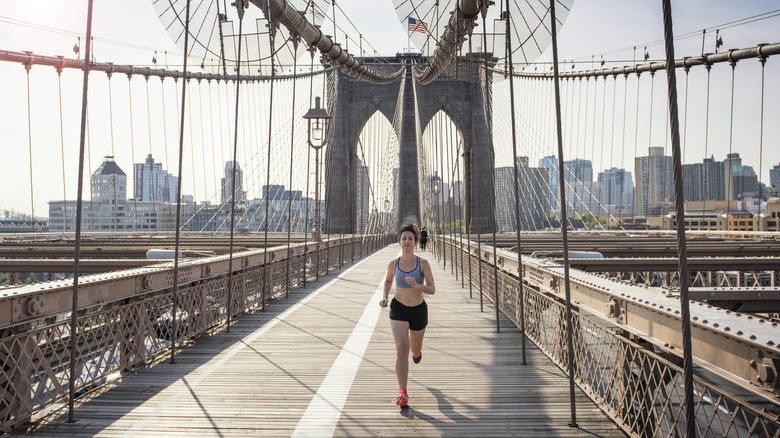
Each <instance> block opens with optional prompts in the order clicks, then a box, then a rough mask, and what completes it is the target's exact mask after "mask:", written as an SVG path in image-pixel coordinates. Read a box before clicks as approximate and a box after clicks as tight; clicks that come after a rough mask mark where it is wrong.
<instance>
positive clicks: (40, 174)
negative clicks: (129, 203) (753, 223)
mask: <svg viewBox="0 0 780 438" xmlns="http://www.w3.org/2000/svg"><path fill="white" fill-rule="evenodd" d="M337 2H338V4H339V6H340V9H341V10H343V11H346V13H347V14H348V15H349V20H350V21H351V22H352V23H355V25H357V26H358V29H357V30H352V26H351V24H350V23H349V22H348V21H347V20H346V18H344V17H343V16H342V15H341V12H340V11H339V12H338V13H337V15H336V21H337V22H338V24H339V26H341V27H343V28H344V29H346V31H347V33H348V34H351V35H350V37H351V38H352V39H353V40H354V39H356V38H357V35H358V34H362V35H363V38H364V39H365V41H366V42H367V43H366V47H373V48H374V49H375V50H376V51H377V52H378V53H380V54H394V53H397V52H401V51H404V50H406V46H407V37H406V32H405V29H404V27H405V23H404V24H401V23H400V22H401V20H400V19H399V18H397V17H396V15H395V12H394V9H393V5H392V2H391V1H390V0H370V1H369V0H337ZM496 3H497V4H498V3H500V2H496ZM673 4H674V5H673V13H674V27H675V34H677V35H682V34H686V33H690V32H695V31H699V34H697V35H695V36H693V37H690V38H687V39H683V40H678V41H677V43H676V54H677V55H678V57H679V56H686V55H688V56H695V55H698V54H700V53H701V46H702V39H701V36H700V33H701V29H703V28H709V27H712V26H716V25H721V24H725V23H729V22H731V21H733V20H737V19H742V18H746V17H750V16H753V15H756V14H761V13H765V12H768V11H772V10H775V9H780V3H778V2H777V1H776V0H756V1H739V2H735V1H730V0H710V1H706V0H685V1H679V0H678V1H674V2H673ZM86 5H87V1H86V0H38V1H35V2H25V1H21V0H6V1H2V2H0V50H10V51H32V52H34V53H35V54H38V55H62V56H65V57H75V56H76V55H75V54H74V52H73V47H74V45H76V44H77V35H78V34H83V33H84V32H85V25H86ZM93 35H94V36H95V38H96V42H95V45H94V48H93V50H94V55H95V57H96V59H97V60H98V61H102V62H109V61H110V62H114V63H117V64H131V65H149V64H150V62H151V59H152V57H156V58H157V60H158V65H162V64H169V65H170V67H171V68H172V69H176V68H177V66H180V64H181V55H180V52H179V49H178V48H177V47H176V45H175V44H174V43H173V42H172V41H171V39H170V37H169V36H168V34H167V32H166V31H165V29H164V28H163V26H162V25H161V24H160V21H159V20H158V18H157V15H156V13H155V9H154V7H153V6H152V3H151V1H149V0H136V1H133V2H127V1H119V0H95V2H94V18H93ZM722 35H723V39H724V43H725V48H743V47H751V46H754V45H755V44H756V43H760V42H766V43H774V42H778V41H780V17H774V18H770V19H766V20H762V21H757V22H755V23H752V24H751V25H744V26H738V27H730V28H726V29H724V30H723V34H722ZM337 37H338V35H337ZM662 38H663V33H662V15H661V1H660V0H659V1H652V2H651V1H630V2H627V1H621V0H575V1H574V5H573V7H572V10H571V12H570V14H569V16H568V18H567V21H566V23H565V24H564V26H563V29H562V30H561V32H560V34H559V50H560V54H559V58H560V59H562V60H572V61H567V64H568V62H573V63H575V65H579V66H581V67H578V69H579V68H590V67H589V65H590V64H591V60H595V61H596V62H598V60H599V59H600V58H601V56H602V55H603V56H604V58H605V60H606V61H608V62H610V63H612V62H615V63H620V64H621V65H622V63H631V62H632V60H633V59H634V58H635V57H637V58H638V57H640V56H641V54H642V53H643V51H644V50H645V49H644V48H645V47H647V50H648V52H649V53H650V57H651V59H662V58H663V56H664V54H663V46H662V45H660V44H659V43H658V42H659V41H660V40H662ZM634 46H636V47H637V49H636V55H635V53H634ZM349 48H350V50H351V51H355V49H356V47H355V43H354V42H350V43H349ZM714 49H715V48H714V35H712V34H711V33H709V34H708V35H707V36H706V41H705V52H712V51H714ZM367 50H368V49H367ZM550 59H551V55H550V50H549V49H548V50H547V51H546V52H545V53H543V54H542V56H541V57H540V58H539V61H540V62H544V61H549V60H550ZM744 62H751V63H755V64H756V65H757V64H758V62H757V61H754V60H751V61H744ZM778 62H780V60H774V59H770V60H769V61H768V63H767V72H768V76H767V77H770V76H772V77H780V74H778V70H777V68H776V67H774V66H773V65H774V64H778ZM770 67H773V68H774V70H769V68H770ZM751 68H752V69H753V70H751V71H752V73H749V74H748V73H745V76H748V78H747V79H745V78H744V76H743V79H742V81H743V82H739V84H740V86H741V84H743V83H745V82H748V83H750V84H751V85H752V86H753V88H755V79H756V78H757V76H756V75H755V71H757V68H756V67H751ZM52 71H53V69H51V68H49V67H39V66H36V67H34V68H33V69H32V70H31V72H30V76H29V77H30V84H31V87H32V88H31V96H32V97H31V101H32V105H31V111H32V114H31V115H30V117H29V118H30V119H31V120H32V121H33V122H32V126H31V138H32V140H30V137H28V135H30V134H28V132H27V129H26V127H27V120H28V115H27V104H26V99H27V97H26V93H25V92H26V86H27V85H26V84H27V82H26V77H25V71H24V68H23V67H22V66H21V65H20V64H16V63H8V62H0V78H2V80H0V96H5V99H3V100H4V101H5V102H6V104H5V105H3V106H2V107H0V131H1V132H4V133H6V134H5V135H4V136H3V137H4V138H0V150H2V151H3V155H4V160H3V161H4V163H13V164H12V165H10V166H9V165H7V164H6V166H4V171H3V172H2V175H0V211H2V210H5V209H7V210H11V209H13V210H16V211H20V212H25V213H28V214H29V212H30V210H31V201H30V198H31V196H32V198H33V203H34V205H35V209H36V215H39V214H46V213H45V212H46V202H47V201H48V200H52V199H61V198H62V191H63V190H62V181H61V180H62V171H61V170H59V169H60V167H61V163H62V158H61V148H60V127H59V122H58V107H59V106H58V88H57V86H58V83H57V80H56V75H55V74H53V73H52ZM738 71H739V72H740V74H741V73H742V72H743V71H746V70H742V69H740V70H738ZM771 72H773V74H772V73H771ZM726 79H727V78H726ZM697 80H701V78H700V77H698V79H697ZM724 81H725V79H724ZM724 81H721V82H718V84H719V85H718V86H720V87H722V86H723V84H728V82H727V81H726V82H724ZM62 84H63V85H62V86H63V88H62V96H63V97H62V98H63V101H65V102H75V103H79V102H80V93H81V76H80V72H76V71H72V72H65V73H63V75H62ZM776 85H777V82H774V83H772V84H768V87H775V88H768V92H767V96H778V95H780V94H778V93H780V90H778V88H777V87H776ZM95 92H96V93H99V92H100V91H98V90H96V91H95ZM740 93H741V91H739V90H738V91H737V94H740ZM756 98H757V97H756V96H753V95H751V97H750V99H751V102H753V101H755V99H756ZM777 100H778V99H776V98H775V99H769V102H768V104H769V105H775V107H776V106H777ZM9 102H15V103H14V104H9ZM716 104H717V105H719V106H721V107H722V106H724V105H725V106H728V101H725V102H724V101H723V100H722V99H719V100H718V102H716ZM749 105H750V107H751V111H750V112H749V114H750V115H751V117H755V116H754V112H755V111H754V109H755V107H757V104H755V102H753V103H750V104H749ZM739 113H740V112H739V111H738V115H737V118H736V119H735V120H736V121H735V124H737V125H740V124H741V123H742V122H741V121H740V119H739V115H740V114H739ZM741 113H744V114H747V113H748V112H746V111H743V112H741ZM772 114H774V115H775V116H780V112H775V113H772ZM96 117H97V116H96ZM719 117H725V116H719ZM63 118H64V121H63V134H62V136H63V138H64V139H65V140H64V142H65V143H66V144H67V145H68V147H67V151H66V156H65V162H66V165H67V166H68V167H69V168H75V167H76V163H77V161H76V159H77V154H76V152H75V150H77V148H78V135H79V133H78V124H79V114H78V105H76V106H68V105H66V110H65V111H64V115H63ZM719 120H720V122H719V121H717V120H716V121H714V122H713V123H714V124H716V125H723V121H722V119H719ZM772 120H777V117H775V118H774V119H772ZM745 123H747V122H745ZM769 125H770V126H769V127H770V128H771V127H772V126H774V125H776V124H769ZM745 126H747V125H745ZM750 126H751V128H750V131H755V130H754V129H752V125H750ZM721 127H722V126H721ZM774 128H775V129H776V128H777V127H776V126H774ZM93 129H104V130H105V129H107V127H106V126H96V127H95V128H93ZM746 130H747V128H746ZM43 133H46V135H44V134H43ZM773 133H774V134H780V133H778V132H777V131H776V130H775V131H773V132H770V133H768V134H765V138H770V137H771V135H769V134H772V135H774V134H773ZM738 134H739V133H738ZM715 135H719V136H723V135H724V134H723V133H722V132H721V133H719V134H718V133H716V134H715ZM744 135H753V136H754V135H755V133H744ZM779 137H780V135H774V138H775V139H776V138H779ZM30 143H32V149H33V156H34V159H33V163H32V164H33V165H32V168H33V169H32V173H33V177H32V179H33V180H34V182H35V183H34V186H35V190H34V191H35V193H33V194H32V195H31V193H30V184H29V181H30V167H31V166H30V157H29V148H28V146H29V144H30ZM693 143H695V142H692V144H693ZM765 149H766V150H780V147H778V143H777V141H775V142H774V143H773V145H772V144H769V143H768V144H767V145H765ZM721 152H722V151H718V152H717V153H718V154H721ZM693 155H696V154H693ZM700 155H701V153H698V155H697V158H696V159H695V160H688V161H691V162H695V161H698V162H700V161H701V157H700ZM722 155H724V156H725V154H722ZM745 155H746V156H750V157H751V158H753V160H752V161H753V162H751V163H748V164H751V165H753V166H754V167H756V170H757V171H758V163H757V154H751V152H747V151H745ZM136 158H137V159H136V161H138V162H140V161H141V158H138V157H136ZM716 158H718V159H722V158H723V156H716ZM746 161H747V160H746ZM765 161H767V164H768V166H767V165H765V166H763V172H764V174H765V176H764V178H763V179H764V181H767V177H766V175H768V168H771V167H772V166H773V165H775V164H777V163H780V155H778V154H777V153H775V155H773V156H771V157H770V158H767V159H766V160H765ZM98 164H99V163H94V162H93V163H92V168H91V169H88V172H91V171H93V170H94V169H95V168H96V167H97V165H98ZM120 165H121V166H122V167H123V168H124V169H125V171H126V172H129V173H131V172H132V167H131V164H130V163H124V164H123V163H120ZM217 167H218V168H221V167H222V166H217ZM66 186H67V190H68V192H69V193H68V196H67V197H68V198H69V199H74V198H75V189H74V186H75V182H74V183H71V182H67V183H66ZM185 193H187V189H186V187H185Z"/></svg>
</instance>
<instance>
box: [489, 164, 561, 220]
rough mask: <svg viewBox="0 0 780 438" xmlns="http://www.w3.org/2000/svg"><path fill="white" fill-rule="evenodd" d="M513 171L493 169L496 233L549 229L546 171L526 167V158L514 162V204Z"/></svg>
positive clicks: (504, 168)
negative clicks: (516, 200)
mask: <svg viewBox="0 0 780 438" xmlns="http://www.w3.org/2000/svg"><path fill="white" fill-rule="evenodd" d="M514 172H515V169H514V167H497V168H496V169H495V180H496V183H495V189H496V193H495V199H496V226H497V231H499V232H510V231H514V230H516V229H517V226H518V223H519V226H520V229H521V230H527V231H536V230H542V229H544V228H546V227H549V226H550V219H549V215H550V214H551V208H550V203H549V200H550V198H549V192H548V186H547V183H548V174H547V169H540V168H534V167H529V166H528V158H527V157H518V158H517V179H518V181H517V188H518V193H517V197H518V201H519V205H520V207H519V215H520V216H519V219H518V218H517V215H518V208H517V207H516V203H515V178H514V176H515V175H514Z"/></svg>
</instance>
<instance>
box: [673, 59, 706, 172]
mask: <svg viewBox="0 0 780 438" xmlns="http://www.w3.org/2000/svg"><path fill="white" fill-rule="evenodd" d="M683 68H684V69H685V103H684V104H683V105H684V106H683V136H682V162H683V163H685V151H686V149H687V148H686V146H687V144H688V89H689V87H688V78H689V76H690V71H691V68H690V67H688V66H687V65H685V62H683ZM667 104H668V102H667ZM664 118H666V117H664ZM667 122H668V119H667ZM667 125H668V123H667ZM667 129H668V126H667ZM664 137H667V133H666V130H664ZM704 158H707V157H704Z"/></svg>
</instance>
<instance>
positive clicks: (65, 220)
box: [33, 68, 68, 233]
mask: <svg viewBox="0 0 780 438" xmlns="http://www.w3.org/2000/svg"><path fill="white" fill-rule="evenodd" d="M57 87H58V88H57V91H58V93H57V95H58V96H59V102H60V148H61V151H62V219H63V224H64V230H65V232H66V233H67V232H68V201H67V199H68V195H67V193H66V191H65V134H64V132H63V126H62V68H57ZM33 219H35V218H33ZM50 220H51V219H50ZM34 225H35V221H33V226H34Z"/></svg>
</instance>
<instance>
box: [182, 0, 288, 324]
mask: <svg viewBox="0 0 780 438" xmlns="http://www.w3.org/2000/svg"><path fill="white" fill-rule="evenodd" d="M235 5H236V9H237V10H238V57H237V58H238V59H237V60H236V77H239V75H240V73H241V43H242V41H243V39H244V38H243V30H244V29H243V25H244V2H243V1H237V2H236V3H235ZM271 83H272V84H273V82H271ZM240 97H241V81H239V80H236V112H235V115H236V119H235V130H234V131H233V162H232V163H231V166H230V167H231V177H230V184H231V186H230V187H231V190H230V250H229V251H230V255H229V259H228V281H227V332H228V333H230V319H231V318H232V317H233V242H234V233H235V228H236V227H235V221H236V174H237V167H238V161H237V156H236V155H237V154H238V116H239V113H238V108H239V107H238V105H239V100H240V99H239V98H240ZM193 160H194V157H193ZM225 176H226V177H227V175H225ZM242 182H243V181H242ZM263 268H264V269H265V266H264V267H263ZM263 282H265V276H263ZM264 286H265V285H264ZM263 303H265V287H263Z"/></svg>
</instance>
